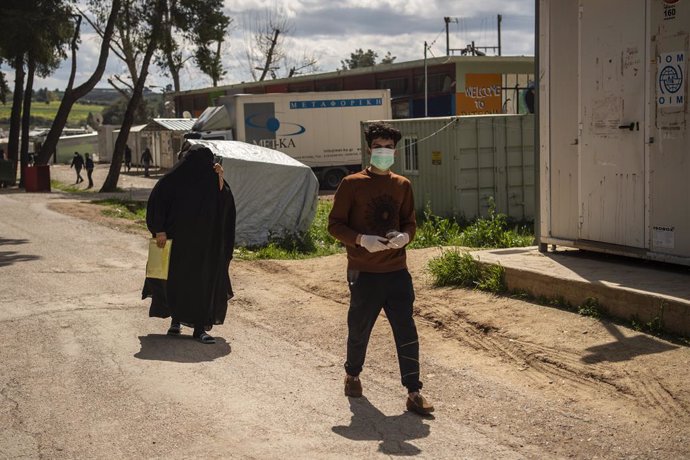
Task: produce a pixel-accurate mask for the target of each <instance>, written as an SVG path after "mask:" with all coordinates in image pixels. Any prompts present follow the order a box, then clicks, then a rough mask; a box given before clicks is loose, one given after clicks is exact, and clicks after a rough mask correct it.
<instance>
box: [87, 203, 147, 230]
mask: <svg viewBox="0 0 690 460" xmlns="http://www.w3.org/2000/svg"><path fill="white" fill-rule="evenodd" d="M93 203H95V204H100V205H104V206H107V209H104V210H103V211H101V212H102V213H103V215H104V216H110V217H120V218H123V219H128V220H133V221H135V222H136V223H138V224H141V225H142V226H144V227H145V226H146V203H145V202H143V201H132V200H122V199H119V198H108V199H105V200H95V201H93Z"/></svg>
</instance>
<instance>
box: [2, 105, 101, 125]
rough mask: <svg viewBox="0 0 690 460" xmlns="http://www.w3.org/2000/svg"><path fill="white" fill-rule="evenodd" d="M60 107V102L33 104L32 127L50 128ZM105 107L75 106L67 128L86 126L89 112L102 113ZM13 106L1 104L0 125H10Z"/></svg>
mask: <svg viewBox="0 0 690 460" xmlns="http://www.w3.org/2000/svg"><path fill="white" fill-rule="evenodd" d="M59 107H60V101H51V102H50V103H48V104H45V103H41V104H33V105H32V106H31V124H32V126H46V127H47V126H50V125H51V123H52V122H53V120H54V119H55V114H56V113H57V111H58V108H59ZM101 110H103V106H100V105H90V104H74V106H72V110H71V111H70V113H69V117H68V118H67V126H70V127H79V126H84V125H85V124H86V119H87V117H88V116H89V112H93V113H100V112H101ZM11 111H12V104H11V103H8V104H0V124H4V123H9V119H10V112H11Z"/></svg>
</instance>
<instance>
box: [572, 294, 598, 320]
mask: <svg viewBox="0 0 690 460" xmlns="http://www.w3.org/2000/svg"><path fill="white" fill-rule="evenodd" d="M577 313H578V314H580V315H582V316H589V317H591V318H597V319H598V318H601V316H602V308H601V305H599V299H597V298H596V297H587V299H585V302H584V303H583V304H582V305H579V306H578V307H577Z"/></svg>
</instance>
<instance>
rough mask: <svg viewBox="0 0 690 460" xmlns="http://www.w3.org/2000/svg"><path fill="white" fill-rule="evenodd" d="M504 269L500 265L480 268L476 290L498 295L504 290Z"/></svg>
mask: <svg viewBox="0 0 690 460" xmlns="http://www.w3.org/2000/svg"><path fill="white" fill-rule="evenodd" d="M505 273H506V269H505V268H504V267H503V266H502V265H486V266H482V276H481V277H480V279H479V280H478V281H477V288H478V289H480V290H482V291H487V292H491V293H493V294H499V293H501V292H504V291H505V290H506V283H505Z"/></svg>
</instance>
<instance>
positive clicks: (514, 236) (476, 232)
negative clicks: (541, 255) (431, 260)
mask: <svg viewBox="0 0 690 460" xmlns="http://www.w3.org/2000/svg"><path fill="white" fill-rule="evenodd" d="M533 243H534V235H533V234H532V232H531V231H530V229H529V227H528V226H527V225H523V226H519V225H514V226H513V227H512V228H510V225H509V223H508V217H507V216H506V215H505V214H500V213H497V212H496V203H495V202H494V200H493V199H492V198H490V199H489V216H488V217H486V218H480V219H477V220H475V221H474V222H472V223H471V224H470V225H467V226H465V228H464V229H463V228H462V225H461V224H460V223H458V221H457V220H456V219H454V218H443V217H439V216H436V215H434V214H433V213H432V212H431V207H430V205H428V204H427V206H426V207H425V208H424V214H423V217H422V218H421V219H420V222H419V224H418V226H417V233H416V235H415V237H414V240H412V243H410V246H409V247H410V248H412V249H418V248H428V247H433V246H465V247H472V248H513V247H525V246H530V245H532V244H533Z"/></svg>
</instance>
